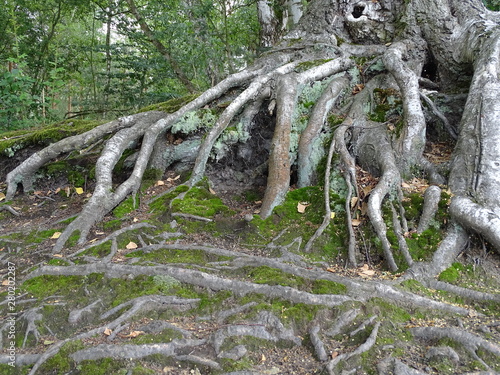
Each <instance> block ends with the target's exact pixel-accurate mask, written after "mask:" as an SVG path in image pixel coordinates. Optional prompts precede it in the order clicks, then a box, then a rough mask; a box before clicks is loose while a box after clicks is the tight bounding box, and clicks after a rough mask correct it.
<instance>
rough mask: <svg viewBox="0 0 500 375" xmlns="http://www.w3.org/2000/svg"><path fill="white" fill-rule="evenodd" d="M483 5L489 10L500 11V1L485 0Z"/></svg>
mask: <svg viewBox="0 0 500 375" xmlns="http://www.w3.org/2000/svg"><path fill="white" fill-rule="evenodd" d="M483 3H484V5H485V6H486V8H488V9H489V10H493V11H496V12H498V11H500V0H483Z"/></svg>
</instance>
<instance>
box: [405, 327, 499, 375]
mask: <svg viewBox="0 0 500 375" xmlns="http://www.w3.org/2000/svg"><path fill="white" fill-rule="evenodd" d="M411 332H412V333H413V335H414V336H415V337H417V338H420V339H423V340H439V339H442V338H449V339H451V340H453V341H455V342H457V343H460V344H462V345H463V346H464V348H465V349H466V350H467V351H468V352H469V354H470V355H471V356H472V357H473V358H474V359H475V360H477V361H479V362H481V364H482V365H483V366H485V367H486V368H487V369H488V370H491V368H490V367H489V366H488V365H487V364H486V363H485V362H484V361H483V360H482V359H481V358H480V357H479V356H478V355H477V351H478V350H479V349H482V350H485V351H487V352H489V353H491V354H493V355H496V356H498V357H500V346H499V345H498V344H494V343H492V342H490V341H487V340H485V339H483V338H481V337H479V336H477V335H474V334H472V333H469V332H466V331H464V330H460V329H457V328H439V327H416V328H412V329H411Z"/></svg>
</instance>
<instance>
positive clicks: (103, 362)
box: [78, 358, 127, 375]
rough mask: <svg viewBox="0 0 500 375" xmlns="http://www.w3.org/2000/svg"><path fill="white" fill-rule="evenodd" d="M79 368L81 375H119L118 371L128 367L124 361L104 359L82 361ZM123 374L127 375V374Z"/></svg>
mask: <svg viewBox="0 0 500 375" xmlns="http://www.w3.org/2000/svg"><path fill="white" fill-rule="evenodd" d="M78 367H79V369H80V372H79V374H80V375H108V374H117V371H119V370H120V369H122V368H126V365H125V363H124V362H123V361H117V360H114V359H111V358H103V359H99V360H97V361H90V360H85V361H82V362H81V363H80V364H79V366H78ZM123 373H124V374H126V373H127V372H123Z"/></svg>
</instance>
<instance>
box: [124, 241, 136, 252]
mask: <svg viewBox="0 0 500 375" xmlns="http://www.w3.org/2000/svg"><path fill="white" fill-rule="evenodd" d="M125 247H126V248H127V249H128V250H133V249H137V244H136V243H135V242H132V241H130V242H129V243H128V244H127V246H125Z"/></svg>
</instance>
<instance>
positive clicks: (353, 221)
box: [351, 219, 361, 227]
mask: <svg viewBox="0 0 500 375" xmlns="http://www.w3.org/2000/svg"><path fill="white" fill-rule="evenodd" d="M351 224H352V226H353V227H359V225H360V224H361V220H359V219H352V220H351Z"/></svg>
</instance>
